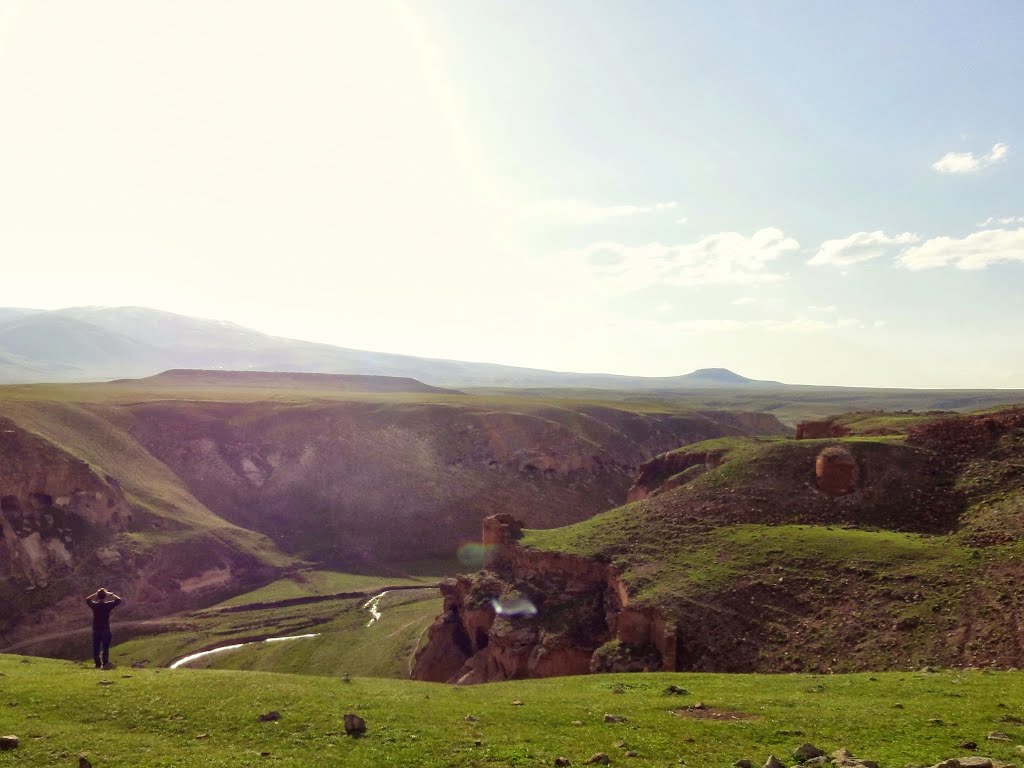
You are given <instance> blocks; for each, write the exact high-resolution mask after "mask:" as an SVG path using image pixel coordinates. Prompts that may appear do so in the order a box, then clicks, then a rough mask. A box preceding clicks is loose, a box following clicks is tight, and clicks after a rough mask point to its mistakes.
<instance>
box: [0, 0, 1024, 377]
mask: <svg viewBox="0 0 1024 768" xmlns="http://www.w3.org/2000/svg"><path fill="white" fill-rule="evenodd" d="M1022 38H1024V5H1020V4H1013V3H998V2H984V3H972V4H967V3H951V2H937V3H929V4H911V3H899V4H891V3H882V2H868V3H857V4H843V3H814V4H807V3H804V4H798V3H786V2H780V3H761V2H723V3H698V2H692V3H691V2H671V3H668V2H654V3H645V4H637V3H633V2H628V0H597V1H595V0H565V1H564V2H558V3H552V2H548V1H546V0H520V1H519V2H515V3H499V2H478V0H451V1H450V2H439V1H438V2H435V1H433V0H421V1H414V0H407V1H402V0H374V2H355V1H351V2H349V1H343V2H333V3H324V2H305V1H303V2H298V3H279V2H269V1H268V0H230V1H228V0H225V1H224V2H217V3H200V2H194V1H192V0H186V1H183V2H174V3H166V2H155V1H154V0H131V2H128V1H127V0H112V1H111V2H107V3H99V4H95V3H81V2H72V1H71V0H58V2H54V3H31V2H24V1H21V0H0V264H2V267H3V271H2V283H0V286H2V290H0V306H4V307H35V308H41V309H55V308H60V307H72V306H83V305H99V306H146V307H153V308H157V309H162V310H166V311H170V312H176V313H181V314H185V315H192V316H197V317H205V318H216V319H221V320H226V321H230V322H233V323H238V324H240V325H243V326H246V327H250V328H254V329H257V330H260V331H263V332H266V333H270V334H273V335H277V336H284V337H289V338H297V339H305V340H311V341H318V342H325V343H329V344H335V345H339V346H343V347H348V348H354V349H367V350H375V351H381V352H393V353H401V354H408V355H419V356H425V357H433V358H447V359H457V360H472V361H487V362H493V363H502V364H507V365H517V366H528V367H535V368H545V369H551V370H560V371H602V372H608V373H620V374H630V375H643V376H671V375H676V374H682V373H686V372H689V371H691V370H694V369H696V368H706V367H726V368H729V369H731V370H733V371H736V372H738V373H740V374H742V375H744V376H747V377H751V378H755V379H769V380H778V381H785V382H789V383H807V384H831V385H849V386H884V387H890V386H891V387H897V386H898V387H943V388H954V387H972V388H983V387H986V388H995V387H1015V388H1024V344H1022V343H1021V333H1020V329H1021V328H1022V327H1024V300H1022V296H1024V161H1022V158H1021V152H1020V150H1021V148H1022V147H1024V135H1022V129H1024V105H1022V102H1021V100H1020V99H1019V98H1016V97H1015V94H1016V92H1017V91H1018V90H1019V83H1020V82H1021V80H1022V76H1024V57H1022V56H1021V55H1020V40H1021V39H1022Z"/></svg>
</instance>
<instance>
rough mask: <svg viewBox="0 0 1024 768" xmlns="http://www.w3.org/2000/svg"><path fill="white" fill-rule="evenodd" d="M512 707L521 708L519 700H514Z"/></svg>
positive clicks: (521, 704)
mask: <svg viewBox="0 0 1024 768" xmlns="http://www.w3.org/2000/svg"><path fill="white" fill-rule="evenodd" d="M512 706H513V707H521V706H523V702H521V701H520V700H519V699H516V700H515V701H513V702H512Z"/></svg>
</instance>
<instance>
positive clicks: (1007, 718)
mask: <svg viewBox="0 0 1024 768" xmlns="http://www.w3.org/2000/svg"><path fill="white" fill-rule="evenodd" d="M999 722H1000V723H1012V724H1013V725H1024V717H1017V716H1016V715H1003V716H1002V717H1000V718H999Z"/></svg>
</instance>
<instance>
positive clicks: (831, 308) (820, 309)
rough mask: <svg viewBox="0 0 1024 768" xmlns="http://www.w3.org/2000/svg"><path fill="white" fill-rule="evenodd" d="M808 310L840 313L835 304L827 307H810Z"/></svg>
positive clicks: (813, 305)
mask: <svg viewBox="0 0 1024 768" xmlns="http://www.w3.org/2000/svg"><path fill="white" fill-rule="evenodd" d="M807 309H808V310H809V311H810V312H838V311H839V308H838V307H836V305H835V304H828V305H826V306H818V305H815V304H810V305H808V307H807Z"/></svg>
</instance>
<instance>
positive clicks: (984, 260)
mask: <svg viewBox="0 0 1024 768" xmlns="http://www.w3.org/2000/svg"><path fill="white" fill-rule="evenodd" d="M1011 261H1020V262H1024V228H1018V229H986V230H983V231H981V232H975V233H973V234H970V235H967V237H962V238H955V237H933V238H932V239H931V240H926V241H925V242H923V243H921V244H920V245H916V246H914V247H912V248H907V249H906V250H905V251H903V253H901V254H900V256H899V259H898V262H899V264H900V266H902V267H905V268H906V269H910V270H914V271H918V270H922V269H932V268H934V267H946V266H953V267H956V268H957V269H965V270H978V269H985V267H987V266H989V265H990V264H998V263H1000V262H1011Z"/></svg>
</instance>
